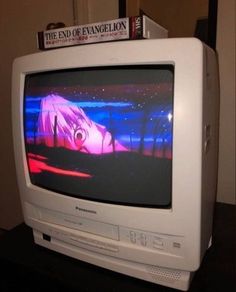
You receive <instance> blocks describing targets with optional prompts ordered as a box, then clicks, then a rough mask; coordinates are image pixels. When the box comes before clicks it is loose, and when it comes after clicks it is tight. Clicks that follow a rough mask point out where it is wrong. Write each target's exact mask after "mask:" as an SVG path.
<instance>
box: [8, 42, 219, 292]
mask: <svg viewBox="0 0 236 292" xmlns="http://www.w3.org/2000/svg"><path fill="white" fill-rule="evenodd" d="M152 64H171V65H173V66H174V115H173V116H174V119H173V170H172V205H171V208H170V209H157V208H144V207H131V206H124V205H117V204H106V203H99V202H95V201H88V200H84V199H79V198H78V199H77V198H73V197H69V196H65V195H62V194H59V193H56V192H53V191H48V190H45V189H42V188H40V187H37V186H35V185H32V184H31V182H30V177H29V173H28V167H27V161H26V155H25V146H24V136H23V97H24V81H25V76H26V74H31V73H37V72H45V71H51V70H61V69H69V68H80V67H82V68H84V67H100V66H102V67H104V66H119V65H152ZM12 122H13V137H14V151H15V162H16V170H17V178H18V185H19V189H20V196H21V202H22V208H23V213H24V219H25V222H26V224H27V225H29V226H31V227H32V228H33V231H34V240H35V242H36V243H37V244H39V245H42V246H45V247H47V248H50V249H52V250H55V251H58V252H61V253H63V254H66V255H69V256H71V257H74V258H77V259H80V260H83V261H86V262H89V263H92V264H95V265H98V266H102V267H105V268H108V269H111V270H114V271H117V272H120V273H124V274H127V275H131V276H134V277H137V278H141V279H144V280H147V281H151V282H154V283H159V284H162V285H165V286H169V287H174V288H177V289H181V290H187V289H188V287H189V283H190V279H191V274H192V273H191V272H194V271H196V270H197V269H198V268H199V266H200V263H201V261H202V258H203V256H204V253H205V251H206V249H207V248H208V246H209V244H210V242H211V234H212V219H213V206H214V201H215V192H216V173H217V142H218V137H217V128H218V76H217V63H216V58H215V54H214V52H213V51H212V50H211V49H209V48H208V47H207V46H205V45H204V44H203V43H201V42H200V41H199V40H197V39H194V38H189V39H187V38H186V39H185V38H183V39H182V38H179V39H157V40H138V41H122V42H111V43H99V44H91V45H84V46H76V47H70V48H62V49H57V50H50V51H45V52H40V53H36V54H32V55H28V56H24V57H20V58H17V59H16V60H15V61H14V65H13V80H12ZM147 191H148V190H147ZM157 192H158V190H157ZM107 195H109V194H107ZM128 195H129V194H127V196H128ZM144 196H145V194H144ZM43 234H47V235H49V236H50V241H48V240H45V236H44V237H43ZM145 244H146V246H145Z"/></svg>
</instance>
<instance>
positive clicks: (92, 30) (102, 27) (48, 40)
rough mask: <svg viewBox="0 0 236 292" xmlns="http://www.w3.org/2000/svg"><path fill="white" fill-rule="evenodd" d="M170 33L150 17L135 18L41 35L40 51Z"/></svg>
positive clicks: (73, 27)
mask: <svg viewBox="0 0 236 292" xmlns="http://www.w3.org/2000/svg"><path fill="white" fill-rule="evenodd" d="M167 37H168V31H167V30H166V29H165V28H163V27H162V26H160V25H159V24H157V23H156V22H155V21H153V20H152V19H150V18H149V17H147V16H145V15H143V16H132V17H126V18H118V19H114V20H109V21H103V22H97V23H90V24H85V25H78V26H70V27H63V28H58V29H52V30H45V31H41V32H38V34H37V41H38V48H39V49H40V50H48V49H55V48H61V47H67V46H75V45H82V44H88V43H97V42H108V41H116V40H127V39H149V38H167Z"/></svg>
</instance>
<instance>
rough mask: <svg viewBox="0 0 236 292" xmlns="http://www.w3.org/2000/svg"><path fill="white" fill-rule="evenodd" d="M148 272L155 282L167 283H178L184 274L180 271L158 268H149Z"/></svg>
mask: <svg viewBox="0 0 236 292" xmlns="http://www.w3.org/2000/svg"><path fill="white" fill-rule="evenodd" d="M147 272H148V273H149V275H150V276H151V277H152V279H153V280H154V281H162V282H166V283H173V282H176V281H178V280H180V278H181V276H182V272H181V271H179V270H172V269H166V268H161V267H158V266H147Z"/></svg>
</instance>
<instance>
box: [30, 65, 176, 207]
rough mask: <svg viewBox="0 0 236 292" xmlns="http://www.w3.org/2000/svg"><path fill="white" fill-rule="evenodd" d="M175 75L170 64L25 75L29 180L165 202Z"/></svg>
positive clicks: (118, 198)
mask: <svg viewBox="0 0 236 292" xmlns="http://www.w3.org/2000/svg"><path fill="white" fill-rule="evenodd" d="M173 82H174V68H173V66H169V65H159V66H129V67H128V66H127V67H123V66H121V67H102V68H87V69H78V70H63V71H50V72H44V73H37V74H29V75H27V76H26V79H25V92H24V136H25V145H26V155H27V161H28V168H29V174H30V180H31V183H32V184H34V185H36V186H39V187H43V188H46V189H49V190H53V191H56V192H58V193H62V194H65V195H69V196H73V197H79V198H85V199H90V200H96V201H102V202H112V203H117V204H127V205H130V204H131V205H136V206H139V205H142V206H158V207H169V206H171V190H172V132H173V131H172V128H173Z"/></svg>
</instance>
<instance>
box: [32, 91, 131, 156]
mask: <svg viewBox="0 0 236 292" xmlns="http://www.w3.org/2000/svg"><path fill="white" fill-rule="evenodd" d="M37 132H38V133H37V134H38V137H37V143H38V144H45V145H46V146H49V147H64V148H67V149H71V150H78V151H81V152H85V153H92V154H102V153H110V152H114V151H127V149H126V148H125V147H124V146H122V145H121V144H120V143H119V142H118V141H117V140H115V139H114V138H113V137H112V134H111V133H110V132H109V131H108V130H107V129H106V127H105V126H103V125H100V124H97V123H95V122H94V121H92V120H91V119H90V118H89V117H88V116H87V115H86V114H85V112H84V111H83V110H82V109H81V108H80V107H78V106H77V105H76V104H74V103H73V102H70V101H68V100H66V99H64V98H63V97H61V96H58V95H53V94H52V95H48V96H46V97H44V98H42V101H41V107H40V114H39V118H38V131H37Z"/></svg>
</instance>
